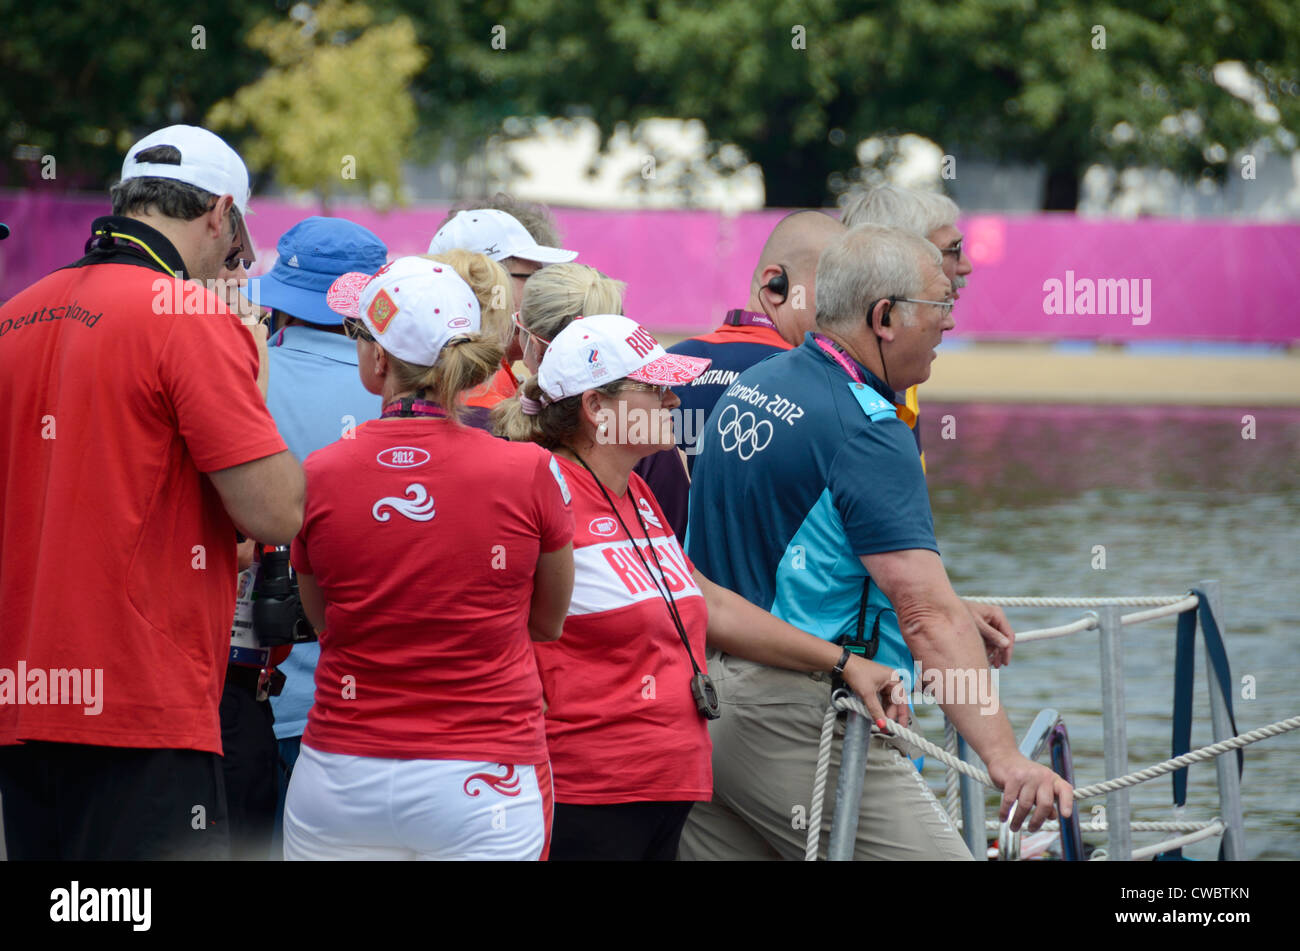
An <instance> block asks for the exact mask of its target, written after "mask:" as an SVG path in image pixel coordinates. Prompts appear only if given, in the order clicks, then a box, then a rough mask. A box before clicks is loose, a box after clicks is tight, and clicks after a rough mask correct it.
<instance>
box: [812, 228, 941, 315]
mask: <svg viewBox="0 0 1300 951" xmlns="http://www.w3.org/2000/svg"><path fill="white" fill-rule="evenodd" d="M926 262H929V263H930V264H932V265H933V266H934V267H936V268H939V267H942V264H943V255H941V254H940V253H939V249H938V248H936V247H935V246H934V245H933V244H931V243H930V242H929V241H927V240H926V239H925V238H923V237H922V236H921V235H919V234H917V233H916V232H915V231H911V230H906V231H905V230H903V229H901V228H887V227H882V226H880V225H859V226H858V227H856V228H851V229H850V230H849V231H848V232H847V233H846V234H845V235H844V236H843V237H841V238H837V239H836V240H835V241H832V242H831V243H830V244H829V245H828V246H827V248H826V250H825V251H823V252H822V256H821V257H820V258H819V259H818V261H817V326H818V327H821V328H822V329H823V330H831V331H840V330H849V329H852V328H853V327H855V326H856V325H858V324H860V323H861V322H862V321H863V320H864V319H865V318H866V315H867V310H868V309H869V308H870V306H871V304H872V303H873V302H874V301H877V300H880V298H882V297H919V296H920V295H921V291H922V289H923V288H924V287H925V282H926V279H927V275H926V269H925V266H924V265H925V264H926Z"/></svg>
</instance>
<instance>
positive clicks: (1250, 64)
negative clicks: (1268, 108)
mask: <svg viewBox="0 0 1300 951" xmlns="http://www.w3.org/2000/svg"><path fill="white" fill-rule="evenodd" d="M494 25H498V26H501V27H503V28H504V34H505V48H504V49H501V48H495V47H494V46H493V45H492V44H491V42H490V39H491V31H492V29H493V26H494ZM461 26H462V32H461V35H462V36H463V37H464V38H465V39H466V40H468V46H466V47H465V48H464V49H462V50H461V51H460V52H459V54H458V56H459V58H460V59H459V64H458V65H459V66H460V67H461V69H462V70H464V72H465V73H466V74H468V75H471V76H473V77H475V80H476V81H479V82H482V83H483V84H484V85H485V86H486V87H487V88H486V89H485V90H484V92H485V93H489V94H491V93H492V92H493V87H495V90H496V94H495V101H494V107H495V108H497V109H499V108H500V106H501V105H502V104H506V105H507V107H508V108H510V109H512V110H513V111H514V112H515V113H516V114H525V115H588V116H590V117H591V118H592V119H594V120H595V121H596V122H597V123H598V125H599V126H600V127H601V129H602V131H603V132H604V134H605V135H607V136H608V135H609V134H610V133H612V131H613V130H614V128H615V127H616V125H617V124H618V123H620V122H636V121H637V120H640V119H644V118H648V117H651V116H662V115H668V116H677V117H680V118H690V117H697V118H700V119H702V120H703V121H704V122H705V123H706V125H707V126H708V129H709V133H710V135H711V136H712V137H713V139H714V140H715V145H717V146H720V145H721V144H723V143H726V142H732V143H735V144H736V145H738V146H740V147H741V148H742V149H744V151H745V152H746V153H747V154H748V156H749V157H750V158H751V159H752V160H753V161H755V162H757V163H759V164H760V165H761V166H762V168H763V172H764V178H765V183H766V190H767V203H768V204H769V205H773V206H798V205H817V204H821V203H823V202H824V201H825V200H826V199H827V197H828V183H829V181H830V177H831V175H832V174H833V173H836V172H839V173H840V174H841V176H845V177H846V178H847V177H848V176H849V175H851V173H852V172H853V171H854V169H855V166H856V156H855V154H854V147H855V145H856V143H857V142H859V141H860V140H862V139H863V138H866V137H869V136H872V135H876V134H885V135H889V134H899V133H903V132H916V133H918V134H920V135H924V136H926V137H927V138H930V139H933V140H934V141H936V142H938V143H939V144H940V145H941V146H942V147H943V148H944V149H945V150H946V151H947V152H949V153H951V154H954V155H957V156H958V158H959V159H960V158H961V157H963V156H965V157H977V156H978V157H983V158H991V159H994V160H1015V161H1025V162H1031V163H1042V164H1043V165H1045V166H1046V169H1047V172H1048V176H1047V187H1046V189H1045V194H1044V196H1043V206H1044V207H1045V208H1073V207H1074V205H1075V203H1076V201H1077V198H1078V183H1079V179H1080V176H1081V175H1082V173H1083V171H1085V170H1086V169H1087V167H1088V166H1089V165H1090V164H1092V163H1094V162H1097V161H1106V162H1110V163H1113V164H1115V165H1117V166H1118V167H1121V168H1122V167H1128V166H1133V165H1142V164H1158V165H1161V166H1163V167H1166V168H1170V169H1172V170H1174V171H1175V172H1177V173H1179V174H1180V175H1183V176H1184V177H1196V176H1199V175H1202V174H1208V175H1210V176H1212V177H1213V178H1215V179H1216V180H1219V181H1222V180H1223V179H1224V178H1225V177H1226V175H1228V174H1229V173H1230V172H1231V171H1232V168H1231V162H1232V155H1233V153H1234V152H1235V151H1237V150H1239V149H1242V148H1244V147H1246V146H1248V145H1251V144H1252V143H1254V142H1256V141H1258V140H1260V139H1264V138H1271V139H1273V141H1274V143H1275V144H1276V145H1277V146H1278V147H1280V148H1282V149H1285V150H1291V149H1293V148H1294V147H1295V140H1294V138H1288V137H1287V135H1286V134H1285V133H1279V125H1278V124H1276V123H1273V122H1270V121H1268V119H1267V117H1261V115H1259V114H1257V110H1256V108H1255V107H1254V106H1253V105H1252V104H1250V103H1247V102H1245V101H1243V100H1242V99H1240V98H1238V97H1237V96H1234V95H1232V94H1231V93H1229V92H1228V91H1227V90H1225V89H1224V88H1222V87H1221V86H1220V85H1219V84H1218V83H1216V82H1215V80H1214V78H1213V75H1212V71H1213V69H1214V67H1215V66H1216V64H1218V63H1220V62H1222V61H1225V60H1236V61H1240V62H1242V63H1243V64H1245V67H1246V69H1247V70H1248V72H1249V73H1250V74H1251V75H1252V76H1253V77H1254V78H1255V79H1256V80H1257V81H1258V83H1259V84H1260V88H1261V90H1262V93H1263V95H1264V96H1266V97H1267V100H1268V103H1269V104H1270V105H1272V106H1273V107H1275V108H1276V110H1277V111H1278V114H1279V115H1280V119H1281V125H1282V126H1288V127H1290V128H1292V129H1300V122H1298V121H1297V120H1300V95H1298V94H1300V85H1297V80H1300V74H1298V73H1297V71H1296V65H1295V64H1297V63H1300V7H1297V6H1296V5H1294V4H1290V3H1284V2H1280V0H1275V2H1260V3H1242V2H1232V0H1203V2H1198V3H1194V4H1191V3H1178V2H1176V0H1136V2H1133V3H1129V4H1127V5H1126V6H1125V7H1120V6H1118V5H1116V4H1100V5H1094V6H1091V7H1085V6H1084V5H1082V4H1078V3H1073V2H1066V0H961V2H956V3H954V2H950V0H907V2H905V3H892V2H891V3H882V2H862V0H812V2H793V0H716V2H714V3H711V4H708V5H707V6H705V5H697V4H694V3H690V2H685V0H660V2H654V0H639V2H631V3H629V2H625V0H500V2H496V3H487V4H483V5H481V6H479V7H478V8H476V10H475V11H474V13H473V14H472V15H468V16H467V19H466V20H465V21H462V22H461ZM1097 27H1100V28H1102V29H1103V30H1104V46H1103V45H1101V43H1100V38H1101V37H1102V34H1101V33H1100V32H1098V30H1097V29H1096V28H1097ZM435 71H437V72H438V75H434V74H433V73H434V72H435ZM446 81H448V80H447V77H446V75H445V71H439V70H438V68H437V67H434V68H433V69H432V70H431V71H430V73H427V74H426V75H425V76H424V77H423V82H424V83H426V84H428V85H429V86H430V88H433V87H434V84H436V83H442V82H446ZM1188 116H1194V117H1195V118H1194V119H1188ZM1169 117H1173V120H1174V121H1173V123H1171V121H1170V120H1169ZM1120 123H1126V124H1127V126H1121V127H1120V133H1121V134H1118V135H1117V134H1116V131H1115V130H1116V127H1117V126H1119V125H1120Z"/></svg>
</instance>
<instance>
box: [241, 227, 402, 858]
mask: <svg viewBox="0 0 1300 951" xmlns="http://www.w3.org/2000/svg"><path fill="white" fill-rule="evenodd" d="M276 251H277V253H278V254H279V259H278V260H277V261H276V263H275V267H274V268H272V269H271V272H270V273H269V274H267V275H266V276H265V277H263V278H261V280H260V287H259V288H258V290H259V292H260V297H255V298H254V299H256V300H259V301H260V303H261V304H262V306H264V307H270V308H272V309H273V310H274V311H275V312H276V323H277V327H278V328H279V329H278V330H277V332H276V333H275V334H273V335H272V337H271V340H270V343H269V349H268V353H269V356H270V364H271V383H270V389H269V391H268V392H267V397H266V404H267V408H268V409H270V411H271V416H272V417H273V418H274V419H275V422H276V425H277V426H278V427H279V429H280V434H281V435H282V436H283V437H284V441H285V443H286V444H287V445H288V446H289V449H290V451H292V452H293V454H294V455H295V456H297V457H298V458H299V459H300V460H301V459H306V458H307V456H308V455H310V454H311V453H313V452H315V451H316V450H317V449H321V448H323V447H325V446H328V445H329V444H330V443H333V442H335V441H337V440H339V439H346V438H348V435H349V434H350V433H351V432H352V431H353V430H354V429H355V428H356V427H357V426H360V425H361V424H362V423H364V422H366V421H367V420H371V419H375V418H377V417H378V416H379V412H380V409H381V408H382V407H381V406H380V400H379V398H378V397H377V396H375V395H374V394H373V393H370V392H369V391H367V390H366V388H365V387H364V386H362V385H361V377H360V375H359V374H358V372H357V346H356V343H355V342H354V341H352V340H349V339H348V338H347V336H346V335H345V334H344V333H343V317H342V316H341V315H339V314H338V313H336V312H335V311H332V310H330V308H329V306H328V304H326V302H325V292H326V291H327V290H329V286H330V284H332V283H333V282H334V280H335V279H336V278H337V277H339V276H340V275H342V274H346V273H347V272H349V271H360V272H363V273H365V274H373V273H374V272H375V271H377V270H379V269H380V268H381V267H383V266H384V263H385V261H386V260H387V258H388V249H387V248H386V247H385V245H384V242H383V241H381V240H379V238H378V237H377V236H376V235H375V234H374V232H372V231H370V230H369V229H367V228H363V227H361V225H358V224H354V223H353V222H351V221H346V220H344V219H342V218H317V217H312V218H307V219H304V220H303V221H300V222H298V224H296V225H294V226H293V227H292V228H291V229H289V231H287V232H286V233H285V234H284V236H283V237H282V238H281V239H280V242H279V244H278V245H277V246H276ZM319 657H320V646H319V645H318V644H316V643H315V642H312V643H309V644H299V645H298V646H296V647H295V648H294V649H293V652H292V653H291V654H290V655H289V657H288V659H286V660H285V661H284V663H283V664H281V666H280V669H281V671H282V672H283V673H284V674H285V678H286V679H285V683H284V688H283V690H282V691H281V693H280V695H279V696H276V697H272V698H271V707H272V709H273V711H274V713H275V736H276V739H277V740H278V741H279V755H280V762H281V775H280V787H279V801H278V804H277V806H276V814H275V837H274V840H273V842H272V846H271V850H272V857H273V858H277V859H278V858H280V857H281V850H280V836H281V830H282V828H283V822H284V794H285V790H286V789H287V788H288V785H289V774H290V773H292V771H293V764H294V761H295V760H297V758H298V750H299V747H300V744H301V742H302V733H303V730H304V729H305V728H306V726H307V711H308V710H310V709H311V704H312V697H313V695H314V692H315V674H316V661H317V659H318V658H319Z"/></svg>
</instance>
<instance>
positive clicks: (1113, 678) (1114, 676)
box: [1097, 604, 1133, 862]
mask: <svg viewBox="0 0 1300 951" xmlns="http://www.w3.org/2000/svg"><path fill="white" fill-rule="evenodd" d="M1097 618H1098V622H1099V624H1098V626H1099V627H1100V628H1101V704H1102V706H1101V709H1102V728H1103V731H1104V737H1103V740H1104V745H1105V754H1106V756H1105V758H1106V778H1107V779H1115V778H1117V777H1119V776H1123V775H1124V774H1125V773H1126V772H1127V771H1128V726H1127V720H1126V717H1125V711H1124V626H1123V621H1122V620H1121V618H1120V610H1119V605H1117V604H1107V605H1104V606H1102V607H1099V608H1098V609H1097ZM1131 819H1132V816H1131V814H1130V811H1129V801H1128V790H1127V789H1117V790H1115V791H1114V792H1112V793H1108V794H1107V795H1106V821H1107V824H1108V826H1109V830H1108V831H1109V841H1108V843H1107V845H1108V854H1109V857H1110V859H1111V860H1112V861H1116V862H1127V861H1129V859H1130V858H1131V857H1132V854H1133V830H1132V828H1131V827H1130V824H1129V823H1130V821H1131Z"/></svg>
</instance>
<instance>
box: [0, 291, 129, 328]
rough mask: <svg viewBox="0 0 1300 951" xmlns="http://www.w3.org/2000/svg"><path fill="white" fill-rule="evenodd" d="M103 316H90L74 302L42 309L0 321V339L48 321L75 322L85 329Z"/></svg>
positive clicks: (88, 312) (89, 313) (101, 314)
mask: <svg viewBox="0 0 1300 951" xmlns="http://www.w3.org/2000/svg"><path fill="white" fill-rule="evenodd" d="M103 316H104V315H103V313H102V312H101V313H98V314H92V313H91V312H90V311H88V310H87V309H86V308H84V307H82V306H80V305H79V304H78V303H77V302H76V301H75V300H74V301H73V302H72V303H71V304H60V305H58V306H56V307H42V308H41V309H40V310H34V311H32V312H31V313H30V314H22V315H20V316H18V317H11V318H6V319H4V320H0V337H3V336H4V335H5V334H7V333H9V331H11V330H20V329H22V328H23V327H30V326H31V325H32V324H39V323H44V322H45V321H48V320H75V321H77V322H78V323H82V324H85V325H86V326H87V327H93V326H95V324H97V323H99V318H100V317H103Z"/></svg>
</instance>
